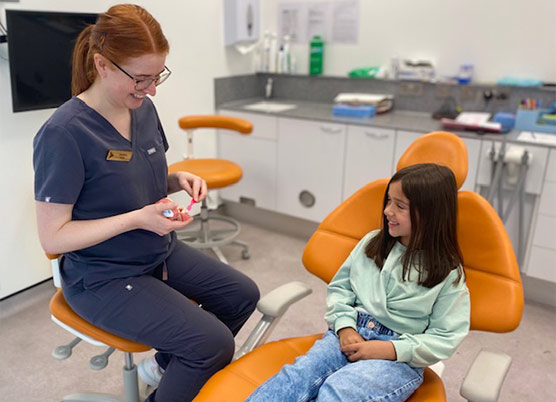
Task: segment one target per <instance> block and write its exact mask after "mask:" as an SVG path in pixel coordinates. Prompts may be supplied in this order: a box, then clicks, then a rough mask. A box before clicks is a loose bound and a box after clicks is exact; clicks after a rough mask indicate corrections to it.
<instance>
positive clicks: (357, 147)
mask: <svg viewBox="0 0 556 402" xmlns="http://www.w3.org/2000/svg"><path fill="white" fill-rule="evenodd" d="M395 136H396V133H395V131H394V130H389V129H385V128H375V127H360V126H348V127H347V144H346V161H345V172H344V192H343V199H344V200H345V199H346V198H348V197H349V196H350V195H352V194H353V193H354V192H356V191H357V190H359V189H360V188H361V187H363V186H364V185H366V184H367V183H370V182H371V181H373V180H376V179H381V178H383V177H390V176H391V174H392V164H393V158H394V140H395Z"/></svg>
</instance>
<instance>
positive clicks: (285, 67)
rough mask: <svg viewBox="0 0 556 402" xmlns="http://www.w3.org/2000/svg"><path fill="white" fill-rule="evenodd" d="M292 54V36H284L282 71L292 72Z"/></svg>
mask: <svg viewBox="0 0 556 402" xmlns="http://www.w3.org/2000/svg"><path fill="white" fill-rule="evenodd" d="M290 57H291V54H290V36H289V35H285V36H284V55H283V57H282V72H283V73H285V74H290V73H291V72H292V69H291V59H290Z"/></svg>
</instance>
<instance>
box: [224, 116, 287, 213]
mask: <svg viewBox="0 0 556 402" xmlns="http://www.w3.org/2000/svg"><path fill="white" fill-rule="evenodd" d="M220 114H226V115H228V116H235V117H240V118H243V119H245V120H248V121H250V122H251V123H253V132H252V133H251V134H249V135H241V134H239V133H236V132H231V131H226V130H219V131H218V156H219V158H222V159H227V160H230V161H232V162H235V163H237V164H238V165H239V166H240V167H241V169H242V170H243V176H242V178H241V180H240V181H239V182H238V183H236V184H233V185H231V186H229V187H225V188H223V189H221V190H220V195H221V196H222V198H224V199H226V200H231V201H236V202H248V203H252V204H253V205H254V206H256V207H259V208H265V209H270V210H276V126H277V118H276V117H274V116H261V115H257V114H249V113H238V112H231V111H226V110H223V111H221V112H220Z"/></svg>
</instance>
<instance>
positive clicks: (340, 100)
mask: <svg viewBox="0 0 556 402" xmlns="http://www.w3.org/2000/svg"><path fill="white" fill-rule="evenodd" d="M334 103H336V104H343V105H357V106H359V105H369V106H374V107H376V112H377V113H384V112H387V111H389V110H390V109H392V106H393V105H394V96H393V95H385V94H365V93H340V94H338V95H337V96H336V97H335V98H334Z"/></svg>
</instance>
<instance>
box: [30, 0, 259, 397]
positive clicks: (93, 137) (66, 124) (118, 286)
mask: <svg viewBox="0 0 556 402" xmlns="http://www.w3.org/2000/svg"><path fill="white" fill-rule="evenodd" d="M168 49H169V46H168V41H167V40H166V38H165V37H164V35H163V33H162V30H161V28H160V25H159V24H158V22H157V21H156V20H155V19H154V18H153V17H152V15H150V14H149V13H148V12H147V11H146V10H145V9H143V8H141V7H139V6H137V5H131V4H124V5H116V6H113V7H111V8H110V9H109V10H108V11H107V12H106V13H102V14H100V15H99V17H98V19H97V21H96V24H95V25H91V26H89V27H87V28H85V29H84V30H83V32H82V33H81V34H80V36H79V38H78V39H77V41H76V44H75V49H74V55H73V72H72V92H73V95H75V96H73V97H72V98H71V99H70V100H68V101H67V102H66V103H65V104H63V105H62V106H60V107H59V108H58V109H57V110H56V111H55V112H54V114H53V115H52V117H50V119H48V121H47V122H46V123H45V124H44V125H43V127H42V128H41V129H40V131H39V132H38V134H37V135H36V137H35V140H34V156H33V158H34V167H35V199H36V209H37V222H38V228H39V236H40V240H41V244H42V246H43V248H44V249H45V250H46V251H47V252H48V253H51V254H60V253H63V254H64V257H63V260H62V266H61V274H62V288H63V291H64V296H65V298H66V300H67V301H68V303H69V304H70V306H71V307H72V308H73V310H74V311H75V312H76V313H78V314H79V315H80V316H82V317H83V318H84V319H86V320H88V321H89V322H91V323H93V324H94V325H96V326H98V327H101V328H103V329H105V330H106V331H108V332H111V333H113V334H116V335H119V336H122V337H124V338H127V339H131V340H133V341H136V342H140V343H143V344H146V345H150V346H152V347H154V348H155V349H157V353H156V355H155V356H154V357H153V358H149V359H146V360H143V361H142V362H141V363H139V366H138V372H139V375H140V376H141V377H142V378H143V380H144V381H145V382H146V383H148V384H149V385H152V386H157V385H159V383H160V385H159V386H158V389H156V390H155V391H154V392H153V393H152V394H151V395H150V396H149V398H148V401H149V402H154V401H159V402H185V401H191V400H192V399H193V398H194V397H195V395H196V394H197V392H198V391H199V389H200V388H201V387H202V385H203V384H204V382H205V381H206V380H207V379H208V378H210V376H211V375H212V374H214V373H215V372H216V371H218V370H220V369H221V368H222V367H224V366H225V365H226V364H228V363H229V362H230V360H231V359H232V355H233V352H234V339H233V337H234V335H235V334H237V332H238V331H239V329H240V328H241V327H242V325H243V324H244V323H245V321H246V320H247V319H248V318H249V316H250V315H251V313H252V312H253V310H254V309H255V306H256V303H257V300H258V298H259V291H258V289H257V286H256V285H255V283H254V282H253V281H252V280H250V279H249V278H248V277H246V276H245V275H243V274H242V273H240V272H238V271H236V270H234V269H232V268H230V267H229V266H227V265H225V264H222V263H221V262H220V261H218V260H216V259H214V258H211V257H209V256H207V255H205V254H203V253H201V252H199V251H197V250H195V249H193V248H191V247H188V246H186V245H185V244H184V243H182V242H180V241H177V240H176V235H175V233H174V231H175V230H178V229H183V228H184V227H185V226H186V225H187V224H188V223H189V222H191V217H187V219H186V220H184V221H177V220H175V221H172V220H169V219H166V218H165V217H164V216H163V214H162V212H163V210H165V209H174V208H176V207H177V204H175V203H171V204H163V203H158V204H157V203H156V202H157V201H158V200H160V199H162V198H165V197H166V196H167V194H169V193H174V192H176V191H182V190H184V191H186V192H187V193H188V194H189V195H190V196H191V197H193V199H195V200H196V201H200V200H202V199H204V198H205V197H206V195H207V187H206V184H205V182H204V181H203V180H202V179H201V178H199V177H197V176H195V175H192V174H190V173H186V172H179V173H173V174H168V168H167V164H166V157H165V151H166V150H167V149H168V143H167V141H166V137H165V135H164V130H163V129H162V125H161V122H160V119H159V118H158V114H157V112H156V110H155V107H154V105H153V103H152V101H151V100H150V98H149V97H148V96H150V97H153V96H155V94H156V88H157V86H158V85H160V84H162V83H163V82H164V81H165V80H166V79H167V78H168V77H169V76H170V70H169V69H168V68H167V67H166V65H165V64H166V55H167V54H168ZM190 299H193V300H195V301H196V302H198V303H202V305H203V309H200V308H199V307H198V306H197V305H196V304H195V303H192V302H191V301H190Z"/></svg>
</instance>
